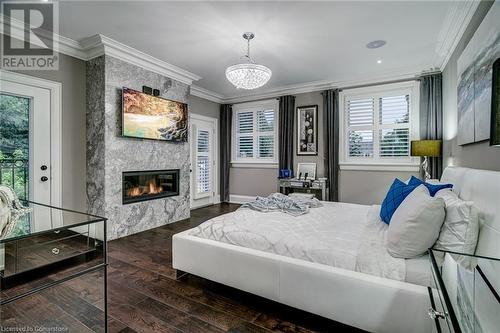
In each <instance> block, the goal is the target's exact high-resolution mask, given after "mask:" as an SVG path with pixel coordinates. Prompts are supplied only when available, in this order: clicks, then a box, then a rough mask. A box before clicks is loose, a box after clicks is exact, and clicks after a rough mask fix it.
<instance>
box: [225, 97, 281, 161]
mask: <svg viewBox="0 0 500 333" xmlns="http://www.w3.org/2000/svg"><path fill="white" fill-rule="evenodd" d="M263 108H272V109H273V110H274V112H275V114H274V121H275V123H274V157H273V158H272V159H271V158H258V157H252V158H238V157H237V154H238V152H237V146H238V145H237V132H236V125H237V118H238V117H237V114H238V112H245V111H257V110H262V109H263ZM254 125H255V126H256V124H254ZM278 128H279V101H278V100H277V99H269V100H263V101H255V102H248V103H239V104H234V105H233V120H232V129H231V132H232V133H231V137H232V142H233V143H232V148H231V166H232V167H234V168H277V167H278V137H279V136H278Z"/></svg>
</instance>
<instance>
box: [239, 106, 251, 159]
mask: <svg viewBox="0 0 500 333" xmlns="http://www.w3.org/2000/svg"><path fill="white" fill-rule="evenodd" d="M236 121H237V125H236V126H237V133H238V135H237V137H238V139H237V150H238V157H239V158H248V157H253V150H254V147H253V145H254V142H253V131H254V126H253V112H238V115H237V120H236Z"/></svg>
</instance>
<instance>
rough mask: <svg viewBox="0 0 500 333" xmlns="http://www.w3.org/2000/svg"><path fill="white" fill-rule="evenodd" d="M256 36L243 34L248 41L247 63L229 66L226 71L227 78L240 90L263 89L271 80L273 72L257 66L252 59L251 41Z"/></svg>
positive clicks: (248, 33)
mask: <svg viewBox="0 0 500 333" xmlns="http://www.w3.org/2000/svg"><path fill="white" fill-rule="evenodd" d="M254 37H255V35H254V34H253V33H251V32H246V33H244V34H243V38H245V39H246V40H247V54H246V55H245V56H244V58H245V59H246V62H243V63H240V64H237V65H233V66H229V67H228V68H227V69H226V78H227V79H228V80H229V82H231V83H232V84H233V85H234V86H235V87H236V88H238V89H247V90H251V89H257V88H259V87H262V86H263V85H265V84H266V83H267V81H269V79H270V78H271V75H272V72H271V70H270V69H269V68H267V67H266V66H263V65H258V64H256V63H255V62H254V61H253V60H252V58H250V40H251V39H252V38H254Z"/></svg>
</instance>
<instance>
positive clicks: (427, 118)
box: [420, 73, 443, 179]
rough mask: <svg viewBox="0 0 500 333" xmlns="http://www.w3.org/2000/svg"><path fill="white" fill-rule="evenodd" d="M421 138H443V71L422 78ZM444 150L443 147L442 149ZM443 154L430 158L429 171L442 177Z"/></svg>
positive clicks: (437, 177)
mask: <svg viewBox="0 0 500 333" xmlns="http://www.w3.org/2000/svg"><path fill="white" fill-rule="evenodd" d="M420 139H421V140H442V139H443V93H442V76H441V73H438V74H432V75H425V76H422V77H421V78H420ZM441 151H442V149H441ZM442 172H443V156H440V157H431V158H429V173H430V174H431V177H432V178H433V179H440V178H441V173H442Z"/></svg>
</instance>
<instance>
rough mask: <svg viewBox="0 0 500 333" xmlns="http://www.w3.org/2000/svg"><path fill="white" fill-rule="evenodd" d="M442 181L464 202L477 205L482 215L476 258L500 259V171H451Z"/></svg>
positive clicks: (447, 172) (450, 169)
mask: <svg viewBox="0 0 500 333" xmlns="http://www.w3.org/2000/svg"><path fill="white" fill-rule="evenodd" d="M441 181H442V182H448V183H452V184H453V188H454V190H455V191H456V192H457V193H458V195H459V196H460V198H462V199H463V200H470V201H474V206H475V207H476V208H477V209H478V211H479V222H480V224H481V227H480V228H481V229H480V233H479V241H478V245H477V248H476V254H477V255H483V256H487V257H495V258H500V171H487V170H479V169H468V168H461V167H447V168H446V169H445V170H444V172H443V176H442V177H441Z"/></svg>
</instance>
